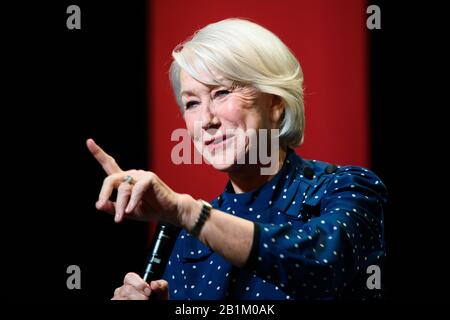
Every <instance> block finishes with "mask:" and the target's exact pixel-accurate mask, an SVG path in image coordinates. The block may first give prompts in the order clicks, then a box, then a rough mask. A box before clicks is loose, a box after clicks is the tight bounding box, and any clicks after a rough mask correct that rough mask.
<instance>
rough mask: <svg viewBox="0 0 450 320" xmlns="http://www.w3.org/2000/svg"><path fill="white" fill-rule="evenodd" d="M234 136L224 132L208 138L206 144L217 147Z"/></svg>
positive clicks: (212, 147) (211, 147)
mask: <svg viewBox="0 0 450 320" xmlns="http://www.w3.org/2000/svg"><path fill="white" fill-rule="evenodd" d="M232 137H233V135H231V134H223V135H219V136H215V137H212V138H211V139H208V140H206V141H205V142H204V143H205V146H207V147H208V148H210V149H215V148H217V147H219V146H221V145H222V144H223V143H225V142H226V141H228V140H230V139H231V138H232Z"/></svg>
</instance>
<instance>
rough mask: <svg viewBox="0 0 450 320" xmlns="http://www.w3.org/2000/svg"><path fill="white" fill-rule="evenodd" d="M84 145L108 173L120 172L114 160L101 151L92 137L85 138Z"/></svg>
mask: <svg viewBox="0 0 450 320" xmlns="http://www.w3.org/2000/svg"><path fill="white" fill-rule="evenodd" d="M86 146H87V148H88V149H89V151H90V152H91V153H92V155H93V156H94V158H95V159H96V160H97V161H98V162H99V163H100V164H101V166H102V168H103V170H105V172H106V173H107V174H108V175H111V174H113V173H119V172H122V169H120V167H119V165H118V164H117V163H116V160H114V158H113V157H111V156H110V155H109V154H107V153H106V152H105V151H103V149H102V148H100V147H99V146H98V145H97V144H96V143H95V141H94V140H93V139H87V141H86Z"/></svg>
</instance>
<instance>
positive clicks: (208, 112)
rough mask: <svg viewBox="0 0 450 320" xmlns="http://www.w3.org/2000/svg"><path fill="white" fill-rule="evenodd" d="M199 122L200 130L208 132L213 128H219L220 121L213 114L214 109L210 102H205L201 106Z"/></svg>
mask: <svg viewBox="0 0 450 320" xmlns="http://www.w3.org/2000/svg"><path fill="white" fill-rule="evenodd" d="M200 117H201V118H200V120H201V123H202V129H203V130H208V129H210V128H215V127H218V126H220V121H219V119H218V117H217V114H216V112H215V108H214V106H213V103H212V102H206V103H205V104H204V105H203V106H202V111H201V115H200Z"/></svg>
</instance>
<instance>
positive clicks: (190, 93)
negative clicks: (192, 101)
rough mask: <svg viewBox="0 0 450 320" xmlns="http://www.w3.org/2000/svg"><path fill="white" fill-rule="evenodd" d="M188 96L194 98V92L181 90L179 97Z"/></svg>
mask: <svg viewBox="0 0 450 320" xmlns="http://www.w3.org/2000/svg"><path fill="white" fill-rule="evenodd" d="M184 95H189V96H195V92H194V91H191V90H183V91H181V93H180V96H184Z"/></svg>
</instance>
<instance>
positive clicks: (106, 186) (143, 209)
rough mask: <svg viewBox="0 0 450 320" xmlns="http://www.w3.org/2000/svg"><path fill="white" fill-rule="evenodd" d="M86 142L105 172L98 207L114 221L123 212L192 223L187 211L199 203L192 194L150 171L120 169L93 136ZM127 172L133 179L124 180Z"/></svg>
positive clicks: (181, 224) (178, 223)
mask: <svg viewBox="0 0 450 320" xmlns="http://www.w3.org/2000/svg"><path fill="white" fill-rule="evenodd" d="M86 145H87V147H88V149H89V151H90V152H91V153H92V155H93V156H94V157H95V159H97V161H98V162H99V163H100V164H101V166H102V167H103V170H105V172H106V174H107V175H108V176H107V177H106V178H105V180H104V181H103V186H102V189H101V191H100V195H99V198H98V201H97V203H96V207H97V209H98V210H102V211H106V212H109V213H111V214H114V215H115V217H114V220H115V221H116V222H120V221H122V219H123V217H124V215H126V216H127V217H130V218H134V219H138V220H144V221H149V220H155V219H157V220H163V221H166V222H169V223H172V224H174V225H177V226H184V225H188V226H190V225H191V224H190V223H191V220H192V219H191V218H190V217H189V213H190V212H192V211H193V207H194V206H198V204H196V201H195V200H194V199H193V198H192V197H191V196H189V195H182V194H178V193H176V192H174V191H173V190H172V189H170V188H169V187H168V186H167V185H166V184H165V183H164V182H163V181H162V180H161V179H159V178H158V176H157V175H156V174H154V173H153V172H150V171H143V170H129V171H123V170H122V169H121V168H120V167H119V165H118V164H117V163H116V161H115V160H114V158H113V157H111V156H110V155H108V154H107V153H106V152H105V151H103V150H102V148H100V147H99V146H98V145H97V144H96V143H95V142H94V140H92V139H88V140H87V141H86ZM128 176H130V177H131V178H132V181H129V182H126V181H125V179H126V177H128ZM114 189H117V198H116V202H113V201H111V200H109V198H110V196H111V194H112V191H113V190H114ZM194 209H195V208H194Z"/></svg>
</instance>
